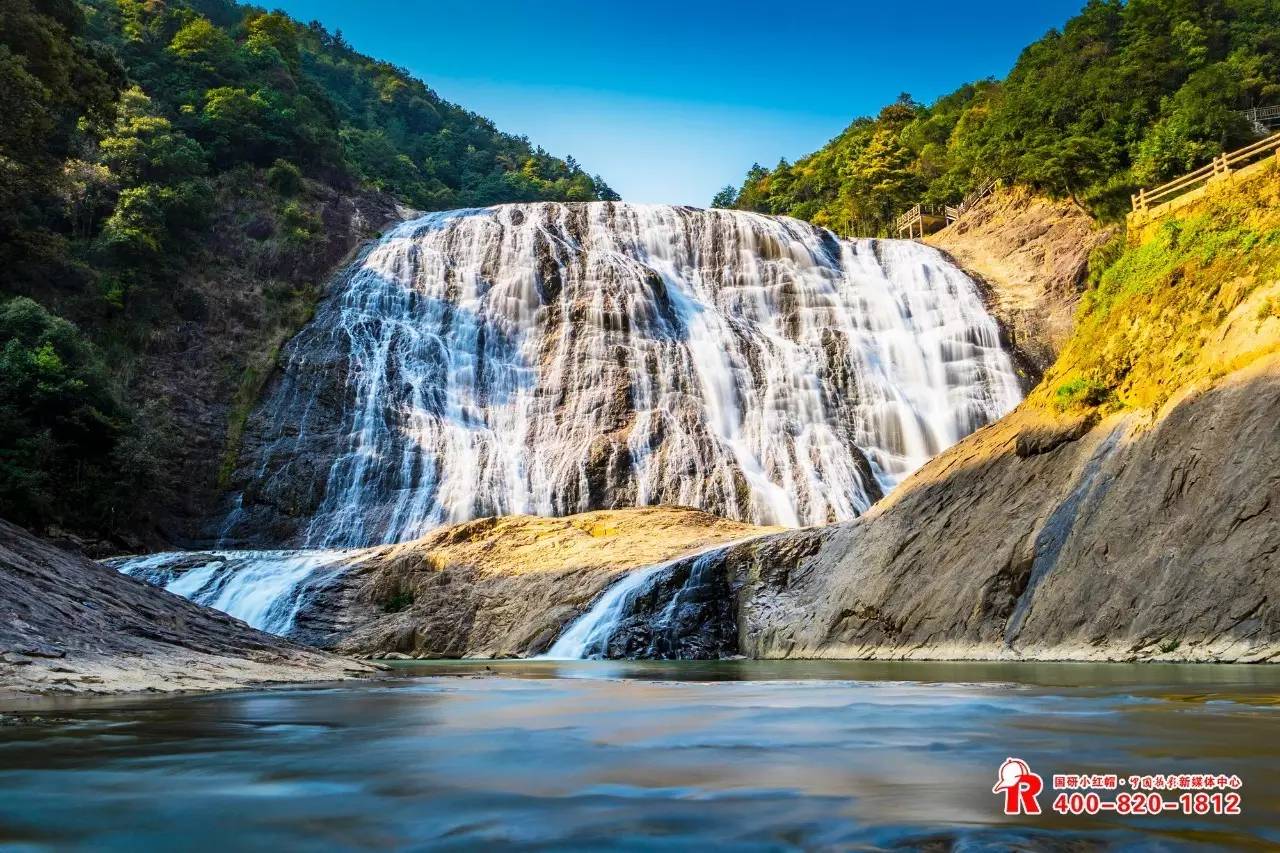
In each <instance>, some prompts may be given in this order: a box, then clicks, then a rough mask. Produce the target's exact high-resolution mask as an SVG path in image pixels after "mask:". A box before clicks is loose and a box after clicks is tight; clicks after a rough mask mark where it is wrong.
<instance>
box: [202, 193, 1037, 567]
mask: <svg viewBox="0 0 1280 853" xmlns="http://www.w3.org/2000/svg"><path fill="white" fill-rule="evenodd" d="M283 364H284V369H283V371H282V372H281V374H280V375H279V376H278V377H277V379H276V380H275V381H274V383H273V384H272V386H271V388H270V389H269V392H268V394H267V396H266V399H265V400H264V402H263V404H262V405H261V406H260V407H259V409H258V410H257V411H256V412H255V413H254V415H253V416H252V418H251V419H250V421H249V423H248V427H247V430H246V433H245V441H244V445H243V450H244V452H243V454H242V455H241V458H240V460H239V465H238V467H237V470H236V473H235V478H234V479H235V485H236V486H237V488H238V495H237V498H236V501H235V506H234V509H233V511H232V512H231V514H230V515H229V516H228V517H227V518H226V519H225V520H223V519H219V520H218V521H217V523H215V524H214V525H213V527H212V528H211V530H210V535H211V537H213V538H217V539H219V540H220V541H221V543H222V544H224V545H229V546H235V547H246V546H247V547H271V548H278V547H282V546H283V547H302V548H347V547H364V546H368V545H374V544H379V543H383V542H404V541H408V540H411V539H414V538H416V537H418V536H420V535H422V534H423V533H424V532H425V531H428V530H430V529H432V528H434V527H438V526H440V525H442V524H449V523H457V522H461V521H466V520H469V519H472V518H477V517H483V516H488V515H511V514H519V513H531V514H538V515H566V514H571V513H575V512H583V511H589V510H595V509H611V508H618V507H626V506H635V505H657V504H667V505H682V506H697V507H700V508H702V509H705V510H707V511H709V512H714V513H716V514H718V515H722V516H725V517H729V518H735V519H738V520H741V521H745V522H751V523H758V524H785V525H798V524H819V523H825V522H829V521H838V520H843V519H849V518H853V517H855V516H856V515H857V514H858V513H860V512H862V511H864V510H865V509H866V508H867V507H868V506H870V504H871V503H872V502H873V501H874V500H875V499H876V498H878V497H879V496H880V494H881V492H882V490H883V488H884V487H887V486H889V485H892V484H893V483H895V482H897V481H898V480H899V479H900V478H901V477H903V476H905V475H906V474H907V473H908V472H909V471H911V470H913V469H914V468H915V467H917V466H918V465H920V464H922V463H923V462H924V461H925V460H926V459H928V458H929V457H931V456H932V455H934V454H935V453H937V452H938V451H939V450H941V449H942V448H944V447H946V446H949V445H950V444H952V443H954V442H955V441H958V440H959V439H960V438H961V437H963V436H964V435H967V434H968V433H970V432H972V431H973V429H975V428H977V427H978V426H980V425H982V424H985V423H988V422H990V421H992V420H994V419H995V418H997V417H999V416H1000V415H1001V414H1003V413H1004V412H1006V411H1008V410H1009V409H1010V408H1012V407H1013V405H1015V404H1016V402H1017V400H1018V399H1019V397H1020V393H1019V388H1018V381H1017V377H1016V375H1015V374H1014V372H1013V366H1012V363H1011V362H1010V359H1009V357H1008V356H1007V354H1006V353H1005V352H1004V351H1003V350H1002V349H1001V347H1000V335H999V328H998V326H997V325H996V323H995V322H994V321H993V320H992V319H991V317H990V316H989V314H988V313H987V311H986V309H985V308H984V306H983V304H982V299H981V297H980V294H979V293H978V289H977V286H976V285H975V284H974V283H973V282H972V281H971V280H970V279H969V278H968V277H966V276H965V275H964V274H963V273H962V272H960V270H958V269H957V268H956V267H955V266H954V265H952V264H950V263H949V262H947V261H946V260H945V258H943V257H942V255H941V254H940V253H938V252H936V251H935V250H933V249H930V248H928V247H925V246H921V245H919V244H916V243H912V242H904V241H875V240H859V241H842V240H838V239H836V238H835V237H834V235H832V234H831V233H830V232H827V231H824V230H822V229H819V228H815V227H813V226H811V225H808V224H805V223H803V222H799V221H797V220H790V219H783V218H776V217H765V216H760V215H757V214H751V213H745V212H742V211H721V210H715V211H702V210H694V209H692V208H677V207H668V206H658V205H654V206H648V205H627V204H621V203H604V202H601V203H591V204H520V205H502V206H499V207H494V208H486V209H482V210H465V211H449V212H445V213H437V214H430V215H428V216H426V217H424V218H422V219H419V220H416V221H413V222H409V223H406V224H404V225H403V226H401V227H400V228H398V229H396V230H394V231H393V232H391V233H389V234H387V235H386V236H385V237H384V238H383V239H382V240H381V241H380V242H379V243H378V244H376V245H375V246H373V247H372V248H370V249H369V250H368V252H367V253H366V254H365V255H364V256H363V257H362V259H361V260H360V262H359V263H357V264H355V265H353V266H352V267H351V269H350V271H349V274H348V275H347V276H346V277H344V278H343V279H342V280H341V281H339V282H337V283H336V284H335V287H334V290H333V293H332V296H331V298H330V299H329V300H328V301H326V302H325V304H324V305H322V306H321V309H320V311H319V312H318V314H317V316H316V318H315V320H314V321H313V322H312V323H311V324H310V325H309V326H308V327H307V329H306V330H305V331H304V332H303V333H302V334H300V335H299V336H298V337H297V338H296V339H295V340H294V341H293V342H292V343H291V344H290V346H289V348H288V349H287V350H286V352H285V353H284V358H283Z"/></svg>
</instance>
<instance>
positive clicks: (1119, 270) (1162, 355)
mask: <svg viewBox="0 0 1280 853" xmlns="http://www.w3.org/2000/svg"><path fill="white" fill-rule="evenodd" d="M1277 177H1280V166H1275V165H1268V166H1266V167H1265V168H1263V170H1262V171H1261V172H1260V173H1257V174H1255V175H1253V176H1252V177H1250V178H1247V179H1237V181H1236V182H1234V183H1232V184H1229V185H1224V186H1222V187H1220V188H1217V189H1215V188H1210V190H1209V191H1208V193H1207V194H1206V195H1205V196H1204V197H1203V198H1202V199H1200V200H1199V201H1198V202H1196V203H1195V205H1193V206H1192V207H1190V208H1188V209H1187V210H1186V211H1185V213H1184V214H1183V216H1182V218H1175V219H1170V220H1168V221H1166V222H1165V223H1164V224H1163V225H1162V226H1161V227H1160V228H1159V230H1158V231H1157V232H1156V233H1154V234H1152V235H1150V236H1149V237H1148V238H1147V239H1145V240H1144V241H1142V242H1138V243H1134V244H1125V243H1121V244H1119V245H1118V246H1111V245H1108V246H1104V247H1102V248H1101V249H1099V251H1098V252H1097V253H1095V256H1094V257H1093V258H1091V262H1090V267H1091V271H1090V285H1089V287H1088V289H1087V290H1086V291H1085V292H1084V294H1083V296H1082V298H1081V302H1080V308H1079V311H1078V313H1077V317H1076V330H1075V332H1074V334H1073V335H1072V337H1071V339H1070V340H1069V341H1068V342H1067V344H1066V346H1065V347H1064V348H1063V351H1062V354H1061V356H1060V357H1059V360H1058V362H1057V364H1056V365H1055V367H1054V368H1053V369H1052V370H1051V373H1050V375H1049V376H1047V377H1046V379H1045V385H1044V388H1045V389H1053V390H1052V393H1050V394H1049V397H1050V401H1051V402H1052V403H1053V404H1054V405H1056V406H1058V407H1059V408H1064V407H1070V406H1075V405H1101V404H1104V403H1105V404H1107V405H1114V406H1133V407H1141V408H1151V407H1156V406H1159V405H1161V404H1163V403H1164V402H1165V401H1166V400H1167V399H1168V398H1169V396H1170V395H1171V394H1172V393H1174V392H1176V391H1177V390H1178V389H1180V388H1184V387H1186V386H1187V385H1188V384H1189V383H1191V382H1194V381H1197V380H1200V379H1206V378H1213V377H1214V376H1217V375H1219V374H1220V373H1224V372H1228V371H1230V370H1234V369H1237V368H1239V367H1242V366H1243V365H1244V364H1247V363H1248V361H1249V360H1252V359H1254V358H1258V357H1261V356H1262V355H1265V354H1266V353H1267V352H1270V351H1274V350H1275V349H1276V347H1277V346H1280V341H1276V340H1269V339H1267V338H1266V336H1260V337H1259V338H1258V339H1257V340H1256V341H1252V342H1250V341H1247V339H1245V338H1240V337H1238V336H1232V340H1234V341H1237V342H1236V343H1231V342H1229V341H1228V340H1227V338H1228V336H1226V335H1225V334H1224V331H1223V329H1224V325H1223V324H1225V323H1230V322H1235V321H1234V320H1233V319H1231V318H1232V316H1233V313H1234V312H1236V310H1237V309H1238V308H1240V306H1241V305H1242V304H1244V303H1245V302H1246V301H1247V300H1249V299H1250V294H1252V293H1253V291H1254V290H1256V289H1257V288H1258V287H1260V286H1263V285H1267V286H1273V283H1274V282H1276V281H1278V280H1280V182H1277ZM1108 261H1109V263H1108ZM1258 304H1259V307H1257V308H1250V309H1248V313H1247V314H1243V315H1241V316H1242V317H1249V318H1255V317H1256V319H1257V320H1258V321H1264V320H1266V319H1267V317H1268V316H1269V315H1270V313H1271V310H1272V309H1271V308H1270V307H1269V303H1268V301H1267V300H1265V299H1259V300H1258ZM1240 341H1243V343H1240Z"/></svg>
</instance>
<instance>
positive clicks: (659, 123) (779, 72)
mask: <svg viewBox="0 0 1280 853" xmlns="http://www.w3.org/2000/svg"><path fill="white" fill-rule="evenodd" d="M259 2H263V0H259ZM1082 3H1083V0H1035V2H1027V1H1026V0H990V2H983V0H966V2H962V3H961V2H955V0H951V2H938V0H914V2H908V3H892V2H888V3H886V2H883V0H881V2H870V3H866V2H846V3H829V4H822V3H804V2H792V3H786V2H772V3H764V2H755V0H744V2H737V3H728V2H709V0H706V1H705V2H702V1H700V0H685V2H672V0H631V2H609V0H596V2H580V0H563V2H559V0H546V2H542V3H537V2H533V0H528V2H518V0H471V2H466V0H432V2H407V0H395V1H394V2H393V1H392V0H383V2H379V3H373V2H351V0H275V2H274V4H269V3H264V4H263V5H272V6H273V7H275V6H278V7H279V8H283V9H284V10H285V11H287V12H289V13H290V14H292V15H293V16H294V17H297V18H300V19H301V20H303V21H309V20H312V19H316V20H319V21H320V22H321V23H323V24H324V25H325V26H326V27H328V28H329V29H330V30H338V29H340V30H342V32H343V35H344V36H345V37H346V39H347V41H349V42H350V43H351V44H352V45H353V46H354V47H355V48H356V49H357V50H360V51H361V52H363V53H367V54H369V55H371V56H375V57H377V58H379V59H385V60H387V61H390V62H394V63H396V64H397V65H401V66H403V67H405V68H407V69H408V70H409V71H410V72H412V73H413V74H415V75H416V76H418V77H420V78H422V79H423V80H425V81H426V82H427V84H428V85H430V86H431V87H432V88H433V89H435V90H436V91H437V92H438V93H439V94H440V95H441V96H442V97H444V98H447V99H448V100H451V101H454V102H456V103H459V104H461V105H462V106H464V107H466V108H468V109H471V110H474V111H476V112H478V113H480V114H482V115H485V116H488V117H489V118H491V119H493V121H494V122H495V123H496V124H497V125H498V127H499V128H501V129H502V130H505V131H508V132H511V133H517V134H524V135H526V136H528V137H529V139H530V141H532V142H533V143H534V144H536V145H541V146H542V147H543V148H545V149H547V150H548V151H550V152H552V153H554V154H558V155H561V156H564V155H567V154H572V155H573V156H574V157H576V158H577V159H578V161H579V162H580V163H581V164H582V165H583V168H585V169H587V170H588V171H590V172H594V173H599V174H600V175H602V176H603V177H604V178H605V180H606V181H608V182H609V183H610V184H611V185H612V186H613V188H614V189H616V190H617V191H618V192H619V193H620V194H621V195H622V197H623V198H625V199H627V200H629V201H640V202H670V203H674V204H695V205H699V206H705V205H706V204H707V203H708V202H709V201H710V200H711V196H712V195H713V194H714V193H715V191H716V190H717V189H719V188H720V187H721V186H724V185H725V184H726V183H732V184H735V185H736V184H739V183H741V180H742V176H743V174H744V173H745V172H746V170H747V169H748V168H749V167H750V166H751V164H752V163H753V162H756V161H758V162H760V163H762V164H764V165H766V166H772V165H773V164H774V163H776V162H777V161H778V158H779V157H787V158H788V159H791V160H794V159H796V158H797V157H800V156H802V155H804V154H807V153H809V152H810V151H813V150H814V149H816V148H818V147H820V146H821V145H822V144H823V143H824V142H826V141H827V140H828V139H830V138H831V137H833V136H835V135H836V134H837V133H839V132H840V130H841V129H843V128H844V127H845V126H846V125H847V124H848V123H849V122H850V121H851V120H852V119H854V118H855V117H857V116H859V115H868V114H874V113H875V112H877V111H878V110H879V108H880V107H881V106H882V105H883V104H885V103H887V102H889V101H892V100H893V99H894V98H896V97H897V95H898V93H899V92H904V91H906V92H910V93H911V94H912V95H913V96H915V98H916V99H917V100H920V101H925V102H928V101H931V100H933V99H934V98H935V97H937V96H938V95H941V94H945V93H946V92H949V91H951V90H952V89H954V88H956V87H957V86H959V85H960V84H961V83H964V82H966V81H969V80H974V79H979V78H982V77H987V76H993V75H994V76H1003V75H1004V74H1005V73H1006V72H1007V71H1008V70H1009V68H1010V67H1012V65H1013V63H1014V61H1015V60H1016V59H1017V56H1018V53H1019V52H1020V51H1021V50H1022V48H1023V47H1024V46H1026V45H1027V44H1028V43H1029V42H1031V41H1033V40H1035V39H1036V38H1039V37H1040V36H1041V35H1043V34H1044V33H1045V32H1046V31H1047V30H1048V29H1050V28H1052V27H1058V26H1060V25H1061V24H1062V23H1063V22H1064V21H1066V20H1067V18H1069V17H1071V16H1072V15H1073V14H1075V12H1076V11H1077V10H1078V9H1079V8H1080V6H1081V5H1082Z"/></svg>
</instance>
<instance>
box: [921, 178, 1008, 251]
mask: <svg viewBox="0 0 1280 853" xmlns="http://www.w3.org/2000/svg"><path fill="white" fill-rule="evenodd" d="M995 188H996V180H995V178H992V179H991V180H989V181H987V182H986V183H985V184H983V185H982V186H980V187H978V188H977V189H976V190H974V191H973V192H971V193H969V194H968V195H966V196H965V197H964V200H963V201H962V202H960V203H959V204H946V205H937V204H917V205H916V206H915V207H913V208H911V209H910V210H908V211H907V212H906V213H904V214H902V215H901V216H899V217H898V221H897V227H898V236H899V237H901V236H902V235H903V234H904V233H905V234H906V235H907V236H908V237H915V236H916V235H917V232H918V233H919V236H921V237H923V236H924V234H925V230H926V226H927V225H928V226H932V225H937V226H938V227H940V228H945V227H946V226H948V225H950V224H951V223H953V222H955V221H956V220H957V219H959V218H960V217H961V216H964V214H965V213H966V212H967V211H968V210H969V209H970V208H972V207H973V206H974V205H975V204H977V203H978V202H980V201H982V200H983V199H984V198H986V197H987V196H989V195H991V191H992V190H994V189H995Z"/></svg>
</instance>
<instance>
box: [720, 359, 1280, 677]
mask: <svg viewBox="0 0 1280 853" xmlns="http://www.w3.org/2000/svg"><path fill="white" fill-rule="evenodd" d="M1277 506H1280V358H1271V359H1269V360H1266V361H1263V362H1259V363H1257V364H1255V365H1253V366H1251V367H1250V368H1247V369H1245V370H1241V371H1238V372H1236V373H1233V374H1232V375H1230V376H1228V377H1225V378H1223V379H1221V380H1219V381H1216V382H1214V383H1212V384H1209V385H1206V386H1204V387H1200V388H1195V389H1189V390H1188V391H1187V392H1186V393H1185V394H1184V395H1182V396H1181V397H1180V398H1179V399H1177V400H1176V401H1173V402H1171V403H1170V404H1169V405H1168V406H1167V407H1166V408H1165V409H1164V410H1163V411H1161V412H1159V413H1157V414H1156V415H1150V414H1146V413H1128V414H1118V415H1114V416H1111V417H1107V418H1104V419H1102V420H1101V421H1098V422H1097V423H1094V422H1093V421H1092V420H1091V419H1089V418H1082V419H1067V418H1055V417H1051V416H1049V415H1046V414H1044V413H1042V412H1037V411H1035V410H1034V409H1032V408H1030V407H1027V408H1024V409H1023V410H1020V411H1018V412H1016V413H1015V414H1013V415H1011V416H1009V417H1007V418H1005V419H1004V420H1002V421H1000V422H999V423H997V424H994V425H992V426H990V427H987V428H986V429H984V430H982V431H980V432H979V433H977V434H976V435H974V436H972V437H971V438H969V439H968V440H966V441H964V442H962V443H961V444H960V445H958V446H956V447H954V448H952V449H951V450H949V451H947V452H946V453H944V454H942V455H941V456H940V457H939V458H937V459H936V460H934V461H933V462H931V463H930V464H929V465H927V466H925V468H923V469H922V470H921V471H919V472H918V473H917V474H916V475H915V476H914V477H912V478H911V479H910V480H908V481H907V482H906V483H904V484H903V485H902V486H901V487H900V488H899V489H898V490H897V491H896V492H894V493H893V494H892V495H890V497H889V498H888V499H887V500H885V501H884V502H882V503H881V504H878V505H877V506H876V507H874V508H873V509H872V511H871V512H869V513H867V514H866V515H864V516H863V517H861V518H859V519H857V520H856V521H853V522H850V523H848V524H843V525H835V526H832V527H828V528H821V529H814V530H807V531H796V532H791V533H786V534H782V535H780V536H775V537H770V538H768V539H765V540H761V541H760V542H759V543H752V544H749V545H744V546H742V547H741V548H738V549H735V552H734V553H733V554H731V555H730V557H729V558H728V559H729V561H730V564H731V567H732V571H733V573H734V574H736V575H737V576H738V577H739V578H740V580H739V583H741V584H742V585H743V589H744V592H743V594H742V595H741V597H740V600H739V625H740V628H741V631H740V637H739V642H740V650H741V651H742V652H743V653H745V654H747V655H750V656H755V657H791V658H823V657H831V658H904V659H935V660H946V659H1034V660H1119V661H1138V660H1143V661H1152V660H1166V661H1240V662H1244V661H1273V660H1280V609H1278V608H1277V604H1276V602H1278V601H1280V525H1277V524H1276V522H1275V508H1276V507H1277Z"/></svg>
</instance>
